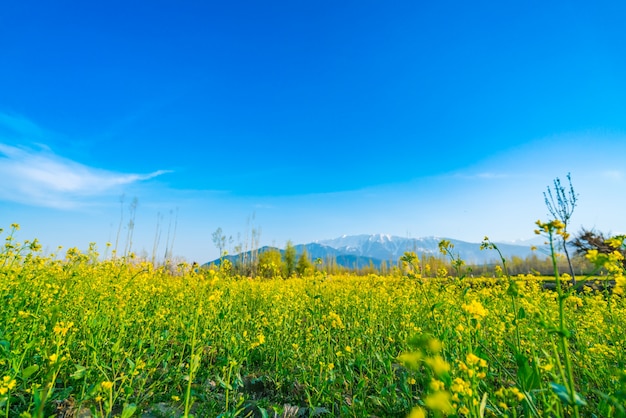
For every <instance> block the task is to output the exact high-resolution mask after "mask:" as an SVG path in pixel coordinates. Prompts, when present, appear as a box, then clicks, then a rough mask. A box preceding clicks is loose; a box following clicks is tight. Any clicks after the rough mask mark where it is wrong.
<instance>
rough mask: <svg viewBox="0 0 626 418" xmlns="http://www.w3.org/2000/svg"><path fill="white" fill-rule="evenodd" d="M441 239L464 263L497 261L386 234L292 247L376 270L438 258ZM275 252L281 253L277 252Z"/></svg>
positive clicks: (525, 245) (510, 252)
mask: <svg viewBox="0 0 626 418" xmlns="http://www.w3.org/2000/svg"><path fill="white" fill-rule="evenodd" d="M442 239H446V240H448V241H449V242H450V243H451V244H453V245H454V247H453V248H452V253H453V254H455V255H458V256H460V257H461V259H463V260H464V261H465V262H466V263H467V264H474V265H479V264H489V263H493V262H496V261H499V256H498V254H497V252H496V251H494V250H481V249H480V245H481V244H480V243H471V242H466V241H461V240H456V239H451V238H438V237H422V238H403V237H398V236H392V235H386V234H374V235H343V236H341V237H338V238H334V239H328V240H322V241H316V242H311V243H308V244H298V245H294V248H295V250H296V254H297V255H298V256H299V255H300V254H302V252H303V251H304V250H305V249H306V252H307V254H308V256H309V258H310V259H311V260H315V259H317V258H320V259H321V260H322V261H326V260H328V259H331V258H332V259H334V260H335V261H336V263H337V265H339V266H343V267H348V268H355V267H356V268H360V267H364V266H368V265H370V264H373V265H374V266H376V267H380V265H381V263H382V262H383V261H385V262H392V263H395V262H397V261H398V259H399V258H400V257H401V256H402V255H403V254H404V253H405V252H406V251H413V252H415V253H416V254H417V255H418V256H423V255H426V256H428V255H432V256H436V257H439V256H442V254H441V253H440V252H439V242H440V241H441V240H442ZM496 245H497V246H498V248H499V249H500V251H501V252H502V255H503V256H504V257H506V258H509V259H510V258H511V257H513V256H517V257H521V258H526V257H527V256H529V255H531V254H532V250H531V241H528V242H526V241H524V242H520V243H496ZM538 247H540V246H538ZM269 249H276V248H275V247H267V246H266V247H262V248H260V249H259V253H262V252H264V251H267V250H269ZM279 251H281V253H282V252H284V250H281V249H279ZM240 257H241V254H238V255H229V256H227V257H226V258H227V259H229V260H231V261H232V262H236V261H237V260H238V259H239V258H240ZM211 263H219V260H214V261H212V262H210V263H207V264H211Z"/></svg>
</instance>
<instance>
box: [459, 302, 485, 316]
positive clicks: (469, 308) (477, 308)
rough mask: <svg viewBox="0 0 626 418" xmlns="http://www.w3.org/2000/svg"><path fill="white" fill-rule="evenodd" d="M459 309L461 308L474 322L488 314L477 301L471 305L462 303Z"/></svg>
mask: <svg viewBox="0 0 626 418" xmlns="http://www.w3.org/2000/svg"><path fill="white" fill-rule="evenodd" d="M461 308H463V310H464V311H465V312H467V313H468V314H469V315H470V316H472V318H474V319H476V320H481V319H483V318H484V317H485V316H487V314H488V313H489V311H488V310H487V309H485V307H484V306H483V305H482V304H481V303H480V302H479V301H477V300H475V301H472V302H471V303H464V304H463V305H462V306H461Z"/></svg>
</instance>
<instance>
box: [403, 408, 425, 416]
mask: <svg viewBox="0 0 626 418" xmlns="http://www.w3.org/2000/svg"><path fill="white" fill-rule="evenodd" d="M407 418H426V411H424V408H420V407H419V406H416V407H415V408H413V409H412V410H411V413H410V414H409V416H408V417H407Z"/></svg>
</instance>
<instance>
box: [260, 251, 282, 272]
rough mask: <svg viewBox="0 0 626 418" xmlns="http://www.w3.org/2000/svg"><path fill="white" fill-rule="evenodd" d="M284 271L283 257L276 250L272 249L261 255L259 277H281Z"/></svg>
mask: <svg viewBox="0 0 626 418" xmlns="http://www.w3.org/2000/svg"><path fill="white" fill-rule="evenodd" d="M282 271H283V262H282V255H281V254H280V251H278V250H276V249H270V250H267V251H264V252H262V253H261V254H260V255H259V275H260V276H261V277H263V278H266V279H272V278H275V277H281V275H282Z"/></svg>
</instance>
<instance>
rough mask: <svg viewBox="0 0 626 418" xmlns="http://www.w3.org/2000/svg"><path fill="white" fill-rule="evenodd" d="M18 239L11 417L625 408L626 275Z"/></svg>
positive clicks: (3, 344)
mask: <svg viewBox="0 0 626 418" xmlns="http://www.w3.org/2000/svg"><path fill="white" fill-rule="evenodd" d="M540 227H541V228H543V231H544V232H546V234H547V235H548V238H551V236H552V234H553V233H558V230H559V225H558V224H543V225H540ZM14 230H15V228H14V229H13V232H14ZM5 236H6V245H5V247H4V249H3V251H2V253H1V254H0V306H1V309H0V324H1V326H0V416H5V417H30V416H32V417H49V416H59V417H74V416H80V417H109V416H121V417H131V416H137V417H139V416H143V417H179V416H195V417H218V416H220V417H235V416H237V417H244V416H250V417H309V416H319V417H324V416H328V417H336V416H337V417H406V416H410V417H412V418H413V417H426V416H459V417H465V416H470V417H479V416H509V417H521V416H527V417H531V416H535V417H540V416H558V417H565V416H587V417H589V416H598V417H613V416H615V417H620V416H625V412H624V408H625V402H626V401H625V399H626V371H625V368H626V366H625V362H626V347H624V345H625V341H626V326H625V325H624V318H626V302H625V300H624V297H623V296H622V293H623V289H622V288H621V284H622V283H623V274H622V271H621V270H619V269H617V268H614V269H613V270H610V269H609V271H611V274H612V275H613V277H614V278H616V279H617V287H616V288H615V289H613V290H612V291H609V290H600V291H598V290H593V289H591V288H589V287H584V288H579V289H576V290H574V288H573V287H572V286H571V285H569V284H568V282H567V277H561V278H559V277H558V273H557V285H558V286H557V288H556V290H545V289H544V288H543V285H542V284H543V279H540V278H537V277H533V276H516V277H508V276H507V275H506V265H504V269H503V268H502V267H501V266H497V267H498V268H497V269H495V270H494V275H493V277H489V278H469V277H464V275H463V274H462V269H461V267H462V263H460V262H459V263H458V264H457V267H458V268H459V269H458V270H457V271H458V272H459V274H458V275H457V276H456V277H448V278H438V279H435V278H429V279H425V278H422V277H421V276H420V274H419V264H418V262H417V260H416V259H415V258H413V257H411V256H410V255H407V256H406V257H404V258H403V268H402V269H399V270H398V271H397V272H395V273H394V274H391V275H388V276H378V275H369V276H357V275H354V274H341V275H328V274H325V273H324V272H322V271H313V272H311V273H310V274H308V275H306V276H304V277H294V278H291V279H287V280H283V279H251V278H242V277H231V276H229V275H227V274H226V273H224V272H222V271H219V270H217V269H201V268H198V267H197V266H189V265H185V264H181V265H177V266H172V265H166V266H162V267H155V266H154V265H153V264H151V263H148V262H143V261H138V260H133V259H131V258H128V259H127V258H118V259H109V260H102V259H101V258H99V256H98V254H97V252H96V249H95V247H91V248H90V249H87V250H85V251H84V252H82V251H79V250H77V249H69V250H67V251H66V252H64V253H63V254H62V255H48V256H43V255H41V254H40V248H39V245H38V243H37V242H36V241H33V242H28V241H26V242H23V243H18V242H16V240H15V239H14V238H13V233H12V232H10V233H9V234H8V235H6V233H5ZM622 244H623V243H620V245H622ZM484 246H485V250H486V251H490V250H491V251H493V250H494V249H495V248H494V247H495V245H494V244H491V243H490V242H488V241H485V244H484ZM446 248H447V249H450V248H449V247H446V246H445V244H444V249H446ZM590 257H591V258H594V260H593V261H596V262H601V263H603V264H605V265H606V266H609V267H610V265H612V264H611V263H614V262H615V261H619V260H618V257H617V256H615V257H613V258H611V257H607V256H603V257H604V258H602V257H601V256H600V255H598V254H591V255H590ZM496 270H497V271H496Z"/></svg>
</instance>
